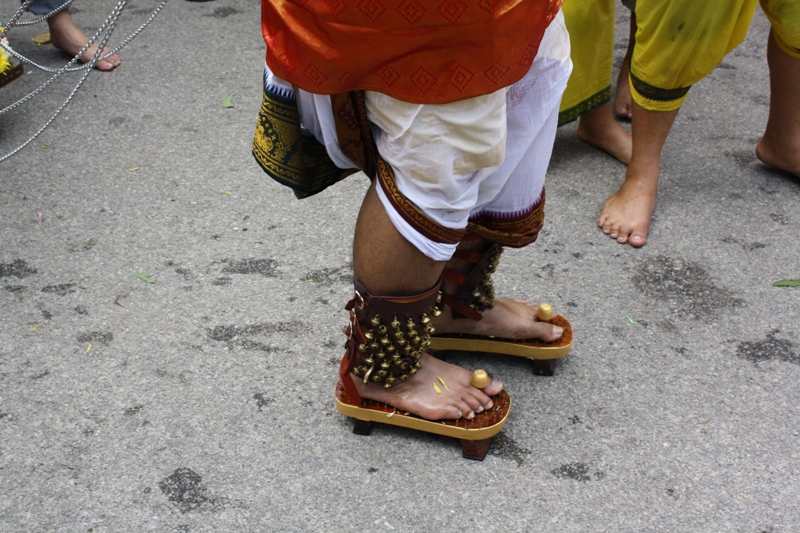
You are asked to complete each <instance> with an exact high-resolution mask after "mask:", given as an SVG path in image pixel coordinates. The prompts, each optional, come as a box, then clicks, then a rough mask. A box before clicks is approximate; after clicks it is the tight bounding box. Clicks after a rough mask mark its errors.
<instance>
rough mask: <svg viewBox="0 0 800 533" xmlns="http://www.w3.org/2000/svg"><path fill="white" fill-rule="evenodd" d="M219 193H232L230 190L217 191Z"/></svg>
mask: <svg viewBox="0 0 800 533" xmlns="http://www.w3.org/2000/svg"><path fill="white" fill-rule="evenodd" d="M219 193H220V194H233V193H232V192H231V191H219Z"/></svg>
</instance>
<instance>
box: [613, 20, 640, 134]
mask: <svg viewBox="0 0 800 533" xmlns="http://www.w3.org/2000/svg"><path fill="white" fill-rule="evenodd" d="M635 40H636V14H635V13H634V12H633V11H631V32H630V35H629V36H628V51H627V52H626V53H625V59H624V60H623V61H622V66H621V67H620V69H619V75H618V76H617V94H616V96H614V113H616V114H617V116H618V117H619V118H621V119H622V120H631V117H633V114H632V111H631V109H632V108H631V101H632V99H631V87H630V85H629V84H628V75H629V74H630V72H631V54H633V43H634V41H635Z"/></svg>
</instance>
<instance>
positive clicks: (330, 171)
mask: <svg viewBox="0 0 800 533" xmlns="http://www.w3.org/2000/svg"><path fill="white" fill-rule="evenodd" d="M253 156H254V157H255V158H256V161H258V164H259V165H261V168H263V169H264V172H266V173H267V174H268V175H269V176H270V177H271V178H272V179H274V180H275V181H277V182H278V183H281V184H282V185H286V186H288V187H291V188H292V189H293V190H294V193H295V195H296V196H297V197H298V198H306V197H308V196H312V195H314V194H317V193H318V192H320V191H322V190H324V189H325V188H327V187H329V186H331V185H333V184H334V183H336V182H338V181H340V180H342V179H344V178H345V177H347V176H349V175H350V174H353V173H355V172H357V170H355V169H341V168H338V167H337V166H336V165H334V163H333V161H331V159H330V157H328V152H327V151H326V150H325V147H324V146H323V145H322V144H320V143H319V142H318V141H317V140H316V139H315V138H314V136H313V135H312V134H310V133H309V132H307V131H303V130H302V129H301V127H300V113H299V111H298V109H297V103H296V102H295V101H294V100H293V99H291V98H287V97H283V96H281V95H279V94H277V93H274V92H272V91H268V90H266V89H265V90H264V98H263V100H262V103H261V110H260V112H259V114H258V125H257V127H256V132H255V136H254V137H253Z"/></svg>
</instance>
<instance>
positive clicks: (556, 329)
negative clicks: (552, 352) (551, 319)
mask: <svg viewBox="0 0 800 533" xmlns="http://www.w3.org/2000/svg"><path fill="white" fill-rule="evenodd" d="M562 333H564V328H560V327H558V326H553V334H555V335H558V336H559V337H560V336H561V334H562Z"/></svg>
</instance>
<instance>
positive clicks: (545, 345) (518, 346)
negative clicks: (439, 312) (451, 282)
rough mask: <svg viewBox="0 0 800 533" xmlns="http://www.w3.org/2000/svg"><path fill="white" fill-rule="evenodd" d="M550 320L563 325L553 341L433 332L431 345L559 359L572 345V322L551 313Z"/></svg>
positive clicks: (540, 358) (451, 348) (432, 346)
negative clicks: (557, 337)
mask: <svg viewBox="0 0 800 533" xmlns="http://www.w3.org/2000/svg"><path fill="white" fill-rule="evenodd" d="M549 322H550V323H551V324H554V325H556V326H559V327H561V328H564V333H563V335H561V337H560V338H559V339H557V340H555V341H553V342H544V341H540V340H538V339H529V340H515V339H503V338H500V337H490V336H486V335H466V334H459V333H449V334H446V335H441V336H439V335H436V334H434V335H432V336H431V344H430V349H432V350H460V351H469V352H486V353H500V354H505V355H513V356H515V357H527V358H528V359H535V360H548V361H549V360H552V359H560V358H562V357H564V356H565V355H567V354H568V353H569V351H570V349H571V348H572V325H571V324H570V323H569V321H568V320H567V319H566V318H564V317H563V316H561V315H556V316H554V317H553V318H552V320H550V321H549Z"/></svg>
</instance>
